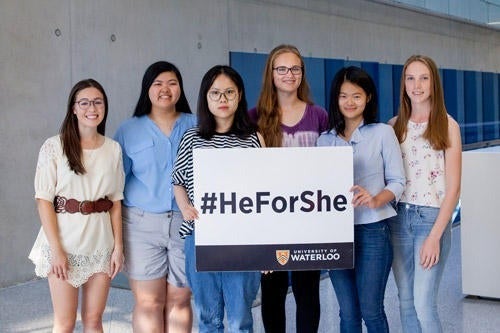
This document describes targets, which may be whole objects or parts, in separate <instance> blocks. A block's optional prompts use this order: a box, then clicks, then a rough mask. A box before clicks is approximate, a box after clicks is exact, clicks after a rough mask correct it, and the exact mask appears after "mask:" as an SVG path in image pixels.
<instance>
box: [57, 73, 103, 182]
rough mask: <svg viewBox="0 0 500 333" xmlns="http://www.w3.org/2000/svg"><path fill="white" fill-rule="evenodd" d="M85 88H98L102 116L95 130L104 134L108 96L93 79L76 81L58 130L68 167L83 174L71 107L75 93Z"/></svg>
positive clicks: (78, 134) (75, 124)
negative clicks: (102, 100)
mask: <svg viewBox="0 0 500 333" xmlns="http://www.w3.org/2000/svg"><path fill="white" fill-rule="evenodd" d="M86 88H96V89H97V90H99V91H100V92H101V94H102V96H103V99H104V118H103V120H102V121H101V123H100V124H99V125H98V126H97V132H98V133H99V134H101V135H104V133H105V131H106V118H107V116H108V97H107V96H106V93H105V92H104V88H103V87H102V86H101V84H100V83H99V82H97V81H96V80H94V79H85V80H81V81H80V82H78V83H76V84H75V85H74V86H73V88H72V89H71V92H70V93H69V97H68V106H67V109H66V117H65V118H64V121H63V123H62V125H61V129H60V130H59V134H60V138H61V143H62V147H63V152H64V155H66V157H67V158H68V164H69V168H70V169H71V170H73V171H74V172H75V173H76V174H77V175H78V174H80V175H83V174H85V172H86V171H85V167H84V166H83V161H82V146H81V144H80V132H79V130H78V118H77V117H76V114H75V113H74V112H73V108H74V105H75V102H76V95H78V93H79V92H80V91H82V90H83V89H86Z"/></svg>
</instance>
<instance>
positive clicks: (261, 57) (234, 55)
mask: <svg viewBox="0 0 500 333" xmlns="http://www.w3.org/2000/svg"><path fill="white" fill-rule="evenodd" d="M266 59H267V55H266V54H258V53H241V52H230V54H229V62H230V64H231V66H232V67H233V68H234V69H236V70H237V71H238V73H240V75H241V76H242V77H243V82H244V83H245V92H246V95H247V102H248V107H249V108H253V107H254V106H255V105H256V104H257V100H258V99H259V94H260V87H261V85H262V72H263V71H264V67H265V66H266Z"/></svg>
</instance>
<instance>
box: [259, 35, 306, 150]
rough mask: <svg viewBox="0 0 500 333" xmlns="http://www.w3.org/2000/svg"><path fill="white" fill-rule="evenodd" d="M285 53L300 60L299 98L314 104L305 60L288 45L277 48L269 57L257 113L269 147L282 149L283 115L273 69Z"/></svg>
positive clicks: (293, 47) (295, 49)
mask: <svg viewBox="0 0 500 333" xmlns="http://www.w3.org/2000/svg"><path fill="white" fill-rule="evenodd" d="M284 53H293V54H295V55H296V56H297V57H298V58H299V59H300V65H301V66H302V80H301V82H300V85H299V87H298V89H297V97H298V98H299V99H300V100H301V101H303V102H306V103H307V104H312V101H311V99H310V97H309V94H310V89H309V85H308V84H307V80H306V70H305V66H304V59H303V58H302V56H301V54H300V52H299V50H298V49H297V48H296V47H295V46H293V45H288V44H282V45H278V46H276V47H275V48H274V49H273V50H272V51H271V53H269V56H268V57H267V61H266V67H265V68H264V74H263V76H262V88H261V90H260V96H259V100H258V101H257V113H258V117H259V120H258V123H257V125H258V126H259V131H260V132H261V134H262V136H263V137H264V141H265V142H266V146H267V147H281V146H282V143H283V132H282V130H281V114H280V112H279V105H278V96H277V92H276V87H275V85H274V80H273V67H274V61H275V60H276V58H277V57H278V56H279V55H281V54H284Z"/></svg>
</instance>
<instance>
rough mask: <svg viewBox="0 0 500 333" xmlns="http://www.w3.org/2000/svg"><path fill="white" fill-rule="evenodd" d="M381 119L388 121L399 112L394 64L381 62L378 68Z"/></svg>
mask: <svg viewBox="0 0 500 333" xmlns="http://www.w3.org/2000/svg"><path fill="white" fill-rule="evenodd" d="M397 85H398V86H399V84H397ZM377 88H378V96H379V106H380V107H379V114H380V115H379V120H380V121H382V122H384V123H385V122H387V121H388V120H389V119H391V118H392V117H394V116H395V115H396V113H397V105H396V106H395V105H394V101H395V99H394V81H393V80H392V65H386V64H380V65H379V68H378V86H377Z"/></svg>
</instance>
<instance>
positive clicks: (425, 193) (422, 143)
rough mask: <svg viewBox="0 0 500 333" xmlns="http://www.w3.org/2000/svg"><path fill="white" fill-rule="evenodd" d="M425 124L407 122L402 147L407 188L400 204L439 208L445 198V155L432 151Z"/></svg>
mask: <svg viewBox="0 0 500 333" xmlns="http://www.w3.org/2000/svg"><path fill="white" fill-rule="evenodd" d="M426 128H427V123H414V122H412V121H408V126H407V133H406V139H405V140H404V142H403V143H401V152H402V154H403V164H404V167H405V173H406V188H405V191H404V192H403V195H402V196H401V200H400V201H401V202H406V203H409V204H414V205H419V206H430V207H440V206H441V203H442V202H443V199H444V194H445V169H444V151H443V150H434V149H433V148H432V146H431V144H430V143H429V141H427V140H426V139H425V138H424V137H423V134H424V132H425V130H426Z"/></svg>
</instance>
